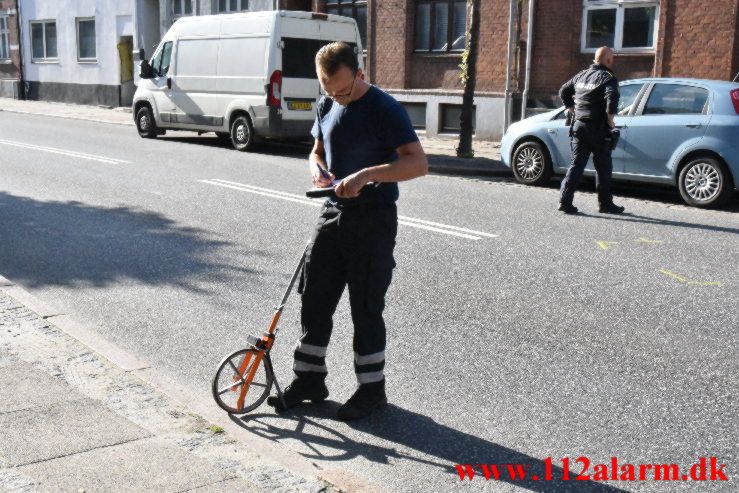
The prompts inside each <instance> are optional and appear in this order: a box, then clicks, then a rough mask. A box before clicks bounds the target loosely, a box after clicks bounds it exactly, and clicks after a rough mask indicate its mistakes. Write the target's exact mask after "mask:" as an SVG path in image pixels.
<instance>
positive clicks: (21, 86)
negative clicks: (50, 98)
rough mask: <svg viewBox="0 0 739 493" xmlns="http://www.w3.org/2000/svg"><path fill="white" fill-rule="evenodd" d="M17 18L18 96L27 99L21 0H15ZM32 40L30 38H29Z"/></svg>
mask: <svg viewBox="0 0 739 493" xmlns="http://www.w3.org/2000/svg"><path fill="white" fill-rule="evenodd" d="M15 18H16V23H17V24H18V97H19V98H20V99H21V100H24V101H25V99H26V97H27V95H26V78H25V76H24V73H25V72H24V71H23V69H24V66H23V47H24V46H26V43H24V42H23V19H22V17H21V0H15ZM29 41H30V40H29Z"/></svg>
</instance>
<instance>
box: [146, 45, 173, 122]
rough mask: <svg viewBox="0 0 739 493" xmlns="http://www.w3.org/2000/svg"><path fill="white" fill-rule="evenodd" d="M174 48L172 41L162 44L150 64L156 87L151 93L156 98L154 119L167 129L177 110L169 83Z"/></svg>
mask: <svg viewBox="0 0 739 493" xmlns="http://www.w3.org/2000/svg"><path fill="white" fill-rule="evenodd" d="M173 46H174V43H173V42H172V41H167V42H165V43H162V44H161V45H159V49H158V50H157V51H156V53H154V56H153V57H152V58H151V62H149V63H150V64H151V71H152V74H153V77H152V79H151V83H152V85H153V86H154V87H153V88H152V90H151V93H152V97H153V98H154V105H155V108H154V111H155V113H157V114H156V115H155V117H154V118H155V119H156V121H157V122H158V124H159V125H160V126H165V127H166V126H167V124H168V123H169V121H170V118H169V117H170V115H171V114H172V113H173V112H174V108H175V104H174V100H173V98H172V90H171V89H170V81H169V75H170V67H171V62H172V48H173ZM163 124H164V125H163Z"/></svg>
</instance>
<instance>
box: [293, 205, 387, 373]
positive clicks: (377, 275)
mask: <svg viewBox="0 0 739 493" xmlns="http://www.w3.org/2000/svg"><path fill="white" fill-rule="evenodd" d="M397 231H398V213H397V208H396V206H395V203H390V204H371V205H357V206H350V207H339V206H336V205H334V204H332V203H329V202H327V203H326V205H324V207H323V209H322V211H321V216H320V218H319V220H318V224H317V225H316V229H315V231H314V233H313V237H312V239H311V242H310V244H309V245H308V250H307V252H306V259H305V265H304V267H303V273H302V276H301V280H300V286H299V291H300V293H301V294H302V307H301V312H300V320H301V324H302V330H303V334H302V336H301V338H300V340H299V341H298V345H297V347H296V348H295V364H294V367H293V369H294V371H295V373H296V375H297V376H299V377H300V376H309V377H321V376H325V375H326V373H327V372H328V370H327V368H326V349H327V347H328V343H329V339H330V338H331V332H332V330H333V315H334V312H335V311H336V306H337V305H338V303H339V300H340V299H341V295H342V293H343V292H344V288H345V287H347V286H348V288H349V305H350V307H351V318H352V322H353V324H354V342H353V346H354V369H355V372H356V374H357V379H358V381H359V383H360V384H363V383H371V382H377V381H380V380H382V379H383V378H384V373H383V370H384V368H385V339H386V335H385V332H386V330H385V321H384V319H383V317H382V312H383V310H384V308H385V294H386V292H387V289H388V287H389V286H390V281H391V278H392V272H393V268H394V267H395V260H394V257H393V250H394V248H395V237H396V234H397Z"/></svg>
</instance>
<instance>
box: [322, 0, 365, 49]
mask: <svg viewBox="0 0 739 493" xmlns="http://www.w3.org/2000/svg"><path fill="white" fill-rule="evenodd" d="M362 7H364V35H365V39H363V40H362V52H363V53H366V52H367V26H368V25H369V1H368V0H328V1H327V2H326V13H327V14H331V15H342V16H344V17H351V18H352V19H354V21H355V22H357V18H358V16H357V11H358V10H359V8H362ZM334 8H335V9H338V11H339V12H341V11H343V10H344V9H346V8H349V9H351V15H349V16H347V15H344V13H343V12H342V13H333V12H331V11H330V10H331V9H334ZM357 29H359V31H360V33H359V35H360V37H361V35H362V33H361V29H360V28H359V22H357Z"/></svg>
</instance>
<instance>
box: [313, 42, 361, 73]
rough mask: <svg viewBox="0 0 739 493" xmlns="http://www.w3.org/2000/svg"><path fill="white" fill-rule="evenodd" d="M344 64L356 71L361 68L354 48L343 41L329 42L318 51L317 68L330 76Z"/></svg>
mask: <svg viewBox="0 0 739 493" xmlns="http://www.w3.org/2000/svg"><path fill="white" fill-rule="evenodd" d="M342 65H343V66H344V67H347V68H348V69H350V70H351V71H352V72H354V73H356V72H357V70H359V61H358V60H357V55H356V53H354V48H352V47H351V46H349V45H348V44H346V43H344V42H343V41H337V42H335V43H331V44H327V45H326V46H324V47H322V48H321V49H320V50H318V53H316V68H318V69H320V70H321V72H323V73H324V74H326V75H328V76H329V77H330V76H332V75H334V74H335V73H336V72H338V70H339V68H340V67H341V66H342Z"/></svg>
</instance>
